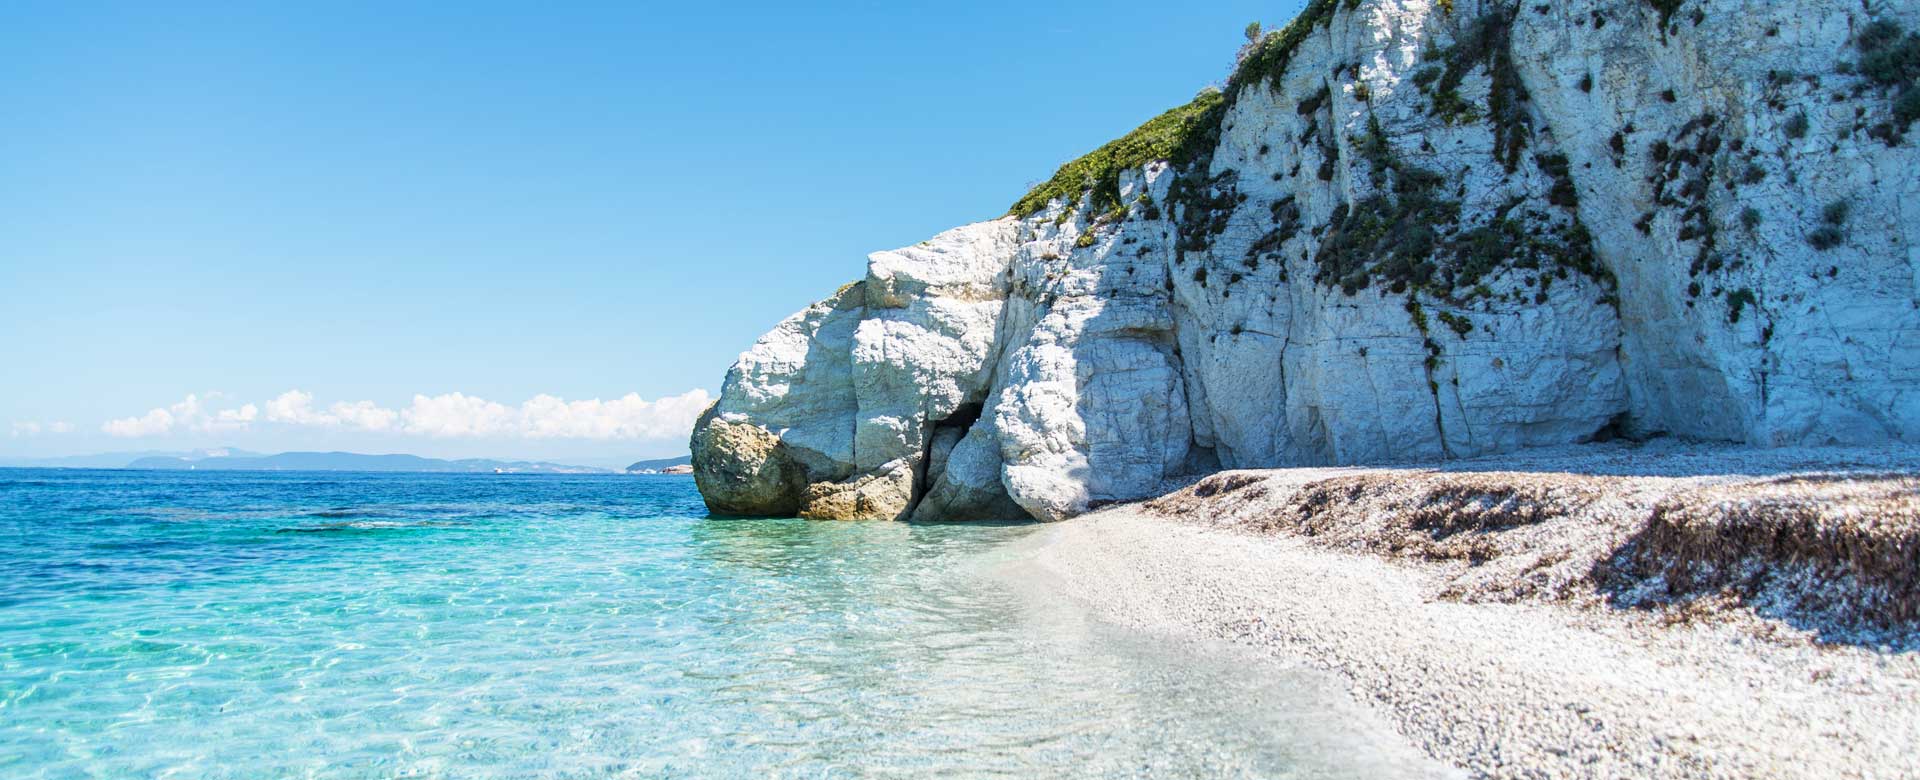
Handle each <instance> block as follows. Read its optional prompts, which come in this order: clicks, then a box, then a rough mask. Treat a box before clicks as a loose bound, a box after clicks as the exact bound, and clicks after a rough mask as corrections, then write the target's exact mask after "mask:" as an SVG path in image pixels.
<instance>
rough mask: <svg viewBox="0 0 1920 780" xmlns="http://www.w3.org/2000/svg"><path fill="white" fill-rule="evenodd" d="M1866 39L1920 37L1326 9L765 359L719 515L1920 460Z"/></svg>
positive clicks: (1882, 106) (1911, 331)
mask: <svg viewBox="0 0 1920 780" xmlns="http://www.w3.org/2000/svg"><path fill="white" fill-rule="evenodd" d="M1663 6H1664V7H1663ZM1663 13H1666V14H1667V15H1666V16H1664V17H1663ZM1663 18H1664V20H1665V21H1664V24H1663ZM1875 22H1879V23H1880V26H1879V27H1875V28H1872V29H1873V31H1874V32H1873V33H1872V34H1873V35H1879V36H1880V37H1879V38H1878V39H1875V40H1878V41H1880V42H1881V43H1882V44H1884V39H1885V37H1886V36H1885V33H1886V32H1887V31H1888V30H1889V29H1890V28H1891V27H1898V28H1903V29H1906V30H1912V29H1920V9H1917V8H1916V7H1915V6H1913V5H1912V4H1898V3H1873V2H1869V3H1868V4H1867V6H1866V7H1865V8H1863V7H1862V4H1861V3H1860V2H1858V0H1811V1H1807V0H1796V1H1794V2H1788V0H1750V1H1748V2H1740V1H1736V0H1688V1H1687V2H1678V3H1676V4H1671V5H1669V4H1667V3H1666V1H1665V0H1655V1H1654V2H1649V1H1648V0H1607V1H1596V0H1569V1H1568V2H1561V3H1554V4H1534V3H1522V4H1518V5H1514V4H1503V3H1486V2H1477V1H1476V0H1455V1H1454V2H1452V3H1446V2H1439V3H1436V2H1431V0H1359V2H1355V3H1351V4H1349V3H1348V2H1346V0H1332V1H1331V2H1329V1H1328V0H1317V1H1316V2H1314V3H1311V4H1310V5H1309V8H1308V9H1307V11H1305V12H1303V14H1302V16H1301V18H1300V19H1298V20H1296V21H1295V22H1294V24H1293V25H1291V26H1289V28H1288V29H1286V30H1284V31H1282V32H1279V33H1274V34H1271V35H1269V36H1268V37H1267V39H1265V40H1264V41H1263V42H1262V43H1261V44H1260V45H1258V46H1255V47H1251V49H1250V52H1249V56H1246V57H1245V59H1243V61H1242V63H1241V65H1240V68H1239V70H1238V72H1237V73H1236V76H1235V78H1234V80H1233V82H1232V83H1230V84H1229V86H1228V88H1227V90H1226V92H1225V94H1224V95H1220V94H1215V95H1203V96H1202V97H1201V98H1200V99H1198V100H1197V101H1196V102H1195V104H1194V105H1192V106H1189V107H1186V108H1184V109H1180V110H1177V111H1176V112H1170V114H1169V116H1168V117H1162V118H1161V119H1159V120H1155V123H1150V124H1149V125H1148V126H1146V127H1143V128H1142V130H1141V131H1137V132H1136V134H1135V136H1130V137H1129V138H1127V139H1121V141H1117V142H1116V143H1115V144H1113V145H1110V146H1109V147H1104V148H1103V149H1102V150H1101V151H1100V152H1096V153H1095V155H1093V156H1090V158H1088V159H1089V160H1093V161H1094V162H1093V163H1088V164H1083V163H1086V162H1087V161H1077V162H1076V163H1073V164H1069V166H1067V167H1065V168H1063V169H1062V171H1061V174H1060V175H1058V176H1056V178H1055V180H1054V181H1053V182H1050V183H1049V185H1044V186H1043V188H1042V190H1040V191H1037V192H1038V195H1037V196H1030V198H1029V199H1027V200H1023V202H1022V204H1020V205H1019V206H1016V209H1015V213H1014V214H1013V215H1010V216H1008V217H1005V218H1002V219H999V220H994V221H991V222H984V223H979V224H975V225H969V226H966V227H962V228H958V229H955V230H951V231H948V232H946V233H943V234H941V235H939V236H936V237H934V238H933V239H931V240H929V241H927V242H924V243H922V244H920V245H918V246H915V247H909V248H906V249H900V250H896V251H892V252H880V253H876V254H874V255H873V256H871V258H870V259H869V263H868V270H867V275H866V278H864V279H863V280H861V281H859V282H857V283H855V284H853V285H849V286H848V287H846V288H843V289H842V290H841V291H840V292H839V293H837V294H835V295H834V296H833V297H831V298H829V299H827V300H825V301H822V302H821V303H819V304H816V305H814V306H813V307H810V308H808V309H807V310H805V311H803V312H801V313H799V314H796V315H794V316H793V317H791V318H789V319H788V320H786V321H785V322H782V323H781V324H780V325H779V326H778V327H776V328H775V329H774V330H773V331H772V332H771V333H769V334H767V335H766V336H764V337H762V338H761V340H760V341H759V342H758V343H756V344H755V345H754V346H753V348H752V349H750V350H749V351H748V352H746V353H745V354H743V355H742V356H741V358H740V361H739V362H738V363H737V364H736V365H735V366H734V368H733V369H732V371H731V372H730V373H729V374H728V377H727V381H726V384H725V387H724V388H723V390H722V393H721V398H720V400H719V402H718V403H717V404H716V405H715V407H714V408H713V409H712V410H710V411H709V412H708V414H707V415H706V416H705V417H703V418H702V421H701V423H700V424H699V426H698V427H697V428H696V431H695V434H694V441H693V449H694V463H695V466H696V477H697V478H698V480H699V485H700V488H701V491H702V493H703V495H705V496H706V498H707V501H708V504H709V506H710V507H711V508H713V510H714V511H716V512H722V513H732V514H789V513H797V514H799V515H801V516H807V517H861V518H888V519H899V518H908V517H918V518H925V519H974V518H995V517H1012V516H1019V515H1020V514H1023V513H1024V514H1026V515H1030V516H1033V517H1037V518H1040V519H1059V518H1063V517H1068V516H1071V515H1073V514H1076V513H1079V512H1083V511H1085V510H1086V509H1088V508H1089V507H1090V506H1093V505H1096V504H1098V503H1100V502H1105V501H1113V500H1124V499H1133V498H1139V497H1143V496H1148V495H1152V494H1155V493H1158V492H1161V491H1162V489H1163V488H1165V487H1166V486H1167V485H1168V484H1169V483H1171V482H1172V481H1174V480H1177V479H1179V478H1180V477H1183V476H1189V475H1193V474H1198V473H1205V472H1207V471H1211V470H1215V469H1218V468H1246V467H1272V466H1288V465H1310V464H1349V463H1366V462H1384V461H1394V460H1409V459H1435V458H1449V457H1467V456H1474V455H1481V454H1488V453H1493V452H1501V451H1507V450H1513V449H1517V448H1523V447H1529V446H1539V445H1550V444H1564V443H1570V442H1579V441H1584V440H1589V439H1592V438H1595V437H1606V436H1613V435H1620V434H1630V435H1648V434H1656V433H1661V434H1668V435H1674V436H1681V437H1689V438H1699V439H1710V440H1727V441H1740V442H1748V443H1754V444H1762V445H1786V444H1819V443H1827V442H1844V443H1865V442H1875V441H1887V440H1908V441H1911V440H1914V439H1916V438H1920V153H1917V152H1916V146H1915V142H1916V140H1920V139H1916V138H1914V137H1907V136H1906V131H1907V129H1908V127H1907V124H1908V123H1909V122H1910V117H1911V116H1912V115H1913V114H1912V113H1910V112H1911V111H1914V110H1920V109H1916V108H1915V107H1916V106H1920V86H1915V85H1914V84H1912V83H1911V80H1912V75H1911V74H1912V70H1911V68H1920V64H1912V65H1910V66H1909V68H1910V69H1909V70H1907V71H1903V72H1904V73H1907V74H1909V75H1907V76H1904V78H1907V79H1908V81H1907V82H1900V81H1898V77H1899V73H1901V72H1902V71H1897V70H1896V72H1895V76H1896V78H1895V79H1893V80H1892V81H1889V79H1888V78H1887V77H1886V71H1885V70H1884V69H1881V70H1875V71H1872V72H1871V76H1870V74H1869V71H1868V69H1867V67H1866V66H1865V65H1864V64H1863V65H1861V66H1857V67H1856V66H1853V65H1852V64H1851V63H1853V62H1855V61H1860V60H1861V59H1862V54H1863V52H1864V49H1865V48H1870V47H1871V46H1872V45H1874V44H1871V43H1862V41H1863V39H1865V38H1866V37H1868V33H1867V32H1866V31H1868V29H1869V25H1870V24H1873V23H1875ZM1663 27H1664V29H1663ZM1902 34H1904V33H1902ZM1893 40H1894V41H1895V42H1896V43H1895V44H1886V45H1894V46H1898V45H1911V46H1912V47H1913V50H1914V51H1915V52H1920V38H1913V39H1904V38H1900V37H1899V36H1898V35H1896V36H1895V37H1894V38H1893ZM1901 41H1907V43H1906V44H1901V43H1900V42H1901ZM1879 51H1881V52H1882V54H1883V55H1884V53H1885V51H1886V50H1885V49H1884V48H1883V49H1880V50H1879ZM1873 62H1874V63H1875V66H1876V67H1878V65H1879V64H1884V63H1879V61H1878V60H1875V61H1873ZM1916 63H1920V60H1916ZM1876 77H1877V80H1876ZM1902 106H1905V108H1902ZM1182 111H1184V112H1186V113H1184V114H1181V113H1179V112H1182ZM1903 111H1905V112H1909V113H1902V112H1903ZM1176 114H1178V115H1179V116H1183V117H1190V118H1192V120H1193V121H1192V122H1191V123H1189V124H1187V125H1182V126H1181V127H1182V128H1183V130H1182V131H1181V133H1180V134H1179V135H1180V139H1179V142H1178V143H1177V144H1174V145H1172V146H1166V145H1162V146H1161V147H1155V151H1158V152H1168V153H1165V154H1160V155H1157V156H1159V157H1162V158H1163V159H1152V158H1151V157H1149V158H1146V159H1141V160H1137V161H1136V160H1132V159H1124V158H1127V156H1128V155H1129V154H1136V153H1137V150H1138V149H1139V148H1140V146H1141V145H1142V144H1145V143H1146V141H1143V140H1141V139H1149V140H1150V139H1151V138H1154V137H1159V136H1156V135H1155V134H1156V133H1163V131H1166V129H1167V128H1168V127H1171V126H1173V125H1171V124H1168V122H1169V121H1171V120H1169V117H1175V116H1176ZM1163 120H1164V121H1163ZM1130 150H1132V151H1130ZM1169 150H1171V151H1170V152H1169ZM1108 152H1111V153H1112V154H1111V155H1109V157H1101V155H1102V154H1106V153H1108ZM1175 158H1177V159H1175ZM1102 159H1111V160H1118V161H1119V163H1120V164H1116V165H1114V166H1109V167H1112V168H1115V170H1112V171H1111V172H1110V173H1111V177H1110V178H1109V177H1108V173H1109V172H1108V171H1106V170H1105V169H1102V168H1101V167H1100V165H1098V164H1097V163H1098V162H1099V160H1102ZM1090 171H1091V173H1089V172H1090ZM1049 187H1052V188H1053V189H1048V188H1049ZM1049 195H1063V196H1064V197H1053V198H1050V199H1049V198H1048V197H1047V196H1049ZM1835 204H1840V205H1835Z"/></svg>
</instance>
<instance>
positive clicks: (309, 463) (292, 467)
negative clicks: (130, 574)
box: [126, 452, 612, 474]
mask: <svg viewBox="0 0 1920 780" xmlns="http://www.w3.org/2000/svg"><path fill="white" fill-rule="evenodd" d="M126 468H130V469H152V470H174V471H186V470H199V471H402V472H438V473H471V474H484V473H500V474H608V473H612V472H611V471H610V470H608V469H600V468H593V467H590V466H568V465H564V464H559V463H546V462H542V461H524V460H514V461H506V460H490V459H486V458H463V459H461V460H442V459H439V458H423V457H420V456H418V455H364V454H361V453H357V452H282V453H280V454H278V455H250V454H249V455H241V456H233V455H226V456H218V457H208V458H191V457H178V456H158V457H145V458H139V459H136V460H134V461H133V462H131V463H128V464H127V465H126Z"/></svg>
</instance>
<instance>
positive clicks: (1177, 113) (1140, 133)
mask: <svg viewBox="0 0 1920 780" xmlns="http://www.w3.org/2000/svg"><path fill="white" fill-rule="evenodd" d="M1225 108H1226V96H1225V95H1222V94H1221V93H1220V91H1219V90H1214V89H1209V90H1207V91H1205V92H1202V93H1200V95H1199V96H1198V97H1196V98H1194V99H1193V102H1191V103H1188V104H1186V105H1184V106H1181V107H1179V108H1176V109H1173V110H1171V111H1168V112H1166V113H1164V114H1161V115H1159V116H1157V117H1154V118H1153V119H1151V120H1148V122H1147V123H1146V124H1144V125H1141V126H1139V127H1138V128H1135V129H1134V131H1133V132H1131V133H1128V134H1126V135H1123V136H1121V137H1119V138H1116V139H1114V140H1112V141H1109V142H1107V144H1106V145H1105V146H1102V147H1100V148H1098V149H1095V150H1093V151H1091V152H1088V153H1087V154H1086V155H1085V156H1083V157H1081V158H1080V159H1077V160H1074V161H1072V162H1069V163H1067V164H1066V165H1062V166H1060V170H1058V171H1055V172H1054V174H1053V178H1051V179H1048V180H1047V181H1046V182H1045V183H1043V184H1041V185H1040V186H1038V187H1035V188H1033V190H1032V191H1030V192H1028V193H1027V194H1026V195H1025V196H1023V197H1021V198H1020V200H1018V201H1016V202H1015V203H1014V204H1013V208H1012V209H1011V210H1009V213H1011V214H1013V215H1014V216H1018V217H1030V216H1033V215H1034V214H1037V213H1039V212H1040V211H1041V210H1042V209H1045V208H1046V207H1047V203H1048V202H1050V201H1052V200H1053V199H1055V198H1060V199H1063V200H1067V201H1076V200H1079V199H1080V196H1081V195H1083V194H1085V193H1087V192H1089V191H1091V192H1092V193H1093V202H1092V203H1091V204H1089V206H1090V207H1091V209H1092V210H1093V211H1096V212H1098V211H1102V210H1104V209H1106V208H1109V207H1112V206H1114V205H1117V204H1118V203H1119V202H1120V172H1121V171H1125V170H1128V169H1131V168H1138V167H1140V166H1142V165H1146V164H1147V163H1150V162H1153V161H1154V160H1169V161H1171V162H1173V163H1174V164H1175V165H1181V164H1183V163H1186V162H1188V161H1189V160H1191V159H1193V158H1194V156H1195V155H1197V154H1199V153H1201V151H1202V149H1203V148H1204V147H1206V146H1210V145H1212V144H1213V143H1214V142H1216V141H1217V140H1218V135H1219V129H1220V115H1221V114H1222V113H1224V111H1225Z"/></svg>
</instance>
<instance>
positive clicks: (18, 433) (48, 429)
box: [12, 420, 73, 439]
mask: <svg viewBox="0 0 1920 780" xmlns="http://www.w3.org/2000/svg"><path fill="white" fill-rule="evenodd" d="M43 433H50V434H62V433H73V423H67V422H50V423H43V422H38V421H35V420H24V421H18V422H15V423H14V424H13V431H12V436H13V438H16V439H18V438H20V437H22V436H39V435H40V434H43Z"/></svg>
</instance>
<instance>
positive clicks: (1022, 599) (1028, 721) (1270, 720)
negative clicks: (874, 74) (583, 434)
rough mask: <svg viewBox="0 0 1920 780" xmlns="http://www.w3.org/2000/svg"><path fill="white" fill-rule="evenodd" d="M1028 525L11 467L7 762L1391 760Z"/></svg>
mask: <svg viewBox="0 0 1920 780" xmlns="http://www.w3.org/2000/svg"><path fill="white" fill-rule="evenodd" d="M1039 532H1041V531H1040V527H1039V526H1033V525H962V524H953V525H909V524H900V523H807V522H804V521H799V520H757V521H738V520H712V519H707V518H706V517H705V511H704V510H703V509H702V507H701V505H700V501H699V496H698V495H697V494H696V493H695V492H694V489H693V483H692V481H691V480H690V479H687V478H683V477H613V476H593V477H565V476H504V477H503V476H494V475H427V474H397V475H396V474H336V473H234V472H229V473H217V472H200V473H193V472H185V473H182V472H130V471H61V470H31V469H0V778H14V779H30V778H79V777H103V778H123V777H127V778H132V777H179V778H226V777H236V778H238V777H244V778H255V777H259V778H273V777H321V778H376V777H377V778H386V777H454V778H488V777H503V778H504V777H514V778H521V777H526V778H548V777H554V778H557V777H581V778H588V777H906V776H913V777H923V776H924V777H931V776H941V777H971V776H1008V777H1045V776H1063V777H1101V776H1107V777H1241V776H1256V777H1285V776H1308V777H1379V776H1385V775H1406V774H1408V773H1409V772H1413V771H1415V770H1413V769H1410V768H1409V767H1408V766H1407V765H1406V762H1404V761H1402V760H1400V759H1398V758H1394V757H1393V756H1397V755H1398V753H1395V752H1394V751H1393V750H1382V749H1376V747H1375V745H1377V744H1387V743H1388V742H1389V740H1385V739H1383V738H1381V737H1380V736H1379V733H1378V730H1377V729H1375V728H1374V727H1371V726H1368V725H1365V724H1364V723H1363V722H1362V721H1363V719H1361V718H1356V717H1353V716H1352V715H1351V714H1350V713H1349V712H1348V710H1349V709H1350V708H1343V705H1341V704H1339V703H1338V702H1339V697H1338V696H1337V695H1333V694H1332V693H1331V692H1329V691H1327V690H1326V688H1327V686H1326V685H1324V683H1322V682H1320V681H1319V680H1318V678H1311V677H1308V676H1306V675H1299V676H1290V675H1288V674H1285V673H1280V672H1274V671H1272V670H1271V669H1270V668H1268V667H1253V666H1250V665H1247V664H1245V663H1244V662H1238V661H1236V660H1235V659H1234V658H1233V657H1232V656H1231V654H1227V653H1222V654H1218V657H1215V654H1211V653H1200V654H1194V653H1180V654H1175V653H1173V652H1172V651H1170V650H1166V649H1163V647H1164V646H1165V645H1166V644H1167V643H1165V642H1160V641H1155V640H1153V639H1151V638H1149V637H1143V636H1138V635H1135V634H1132V633H1129V632H1127V631H1124V630H1121V629H1118V628H1115V627H1111V626H1108V625H1106V624H1103V623H1100V622H1099V621H1096V620H1092V619H1089V618H1087V617H1085V616H1084V615H1081V614H1080V613H1078V612H1077V611H1075V610H1073V609H1071V608H1070V607H1067V606H1065V605H1061V604H1059V603H1058V602H1059V600H1058V599H1051V600H1050V599H1048V598H1046V592H1045V591H1046V587H1045V582H1044V579H1043V578H1040V577H1038V576H1037V575H1035V576H1023V575H1021V574H1019V573H1018V572H1019V570H1020V568H1021V567H1019V566H1018V565H1017V562H1018V560H1019V559H1020V557H1021V556H1020V550H1021V549H1022V545H1023V544H1030V543H1031V540H1030V539H1028V537H1031V536H1033V535H1034V534H1036V533H1039Z"/></svg>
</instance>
